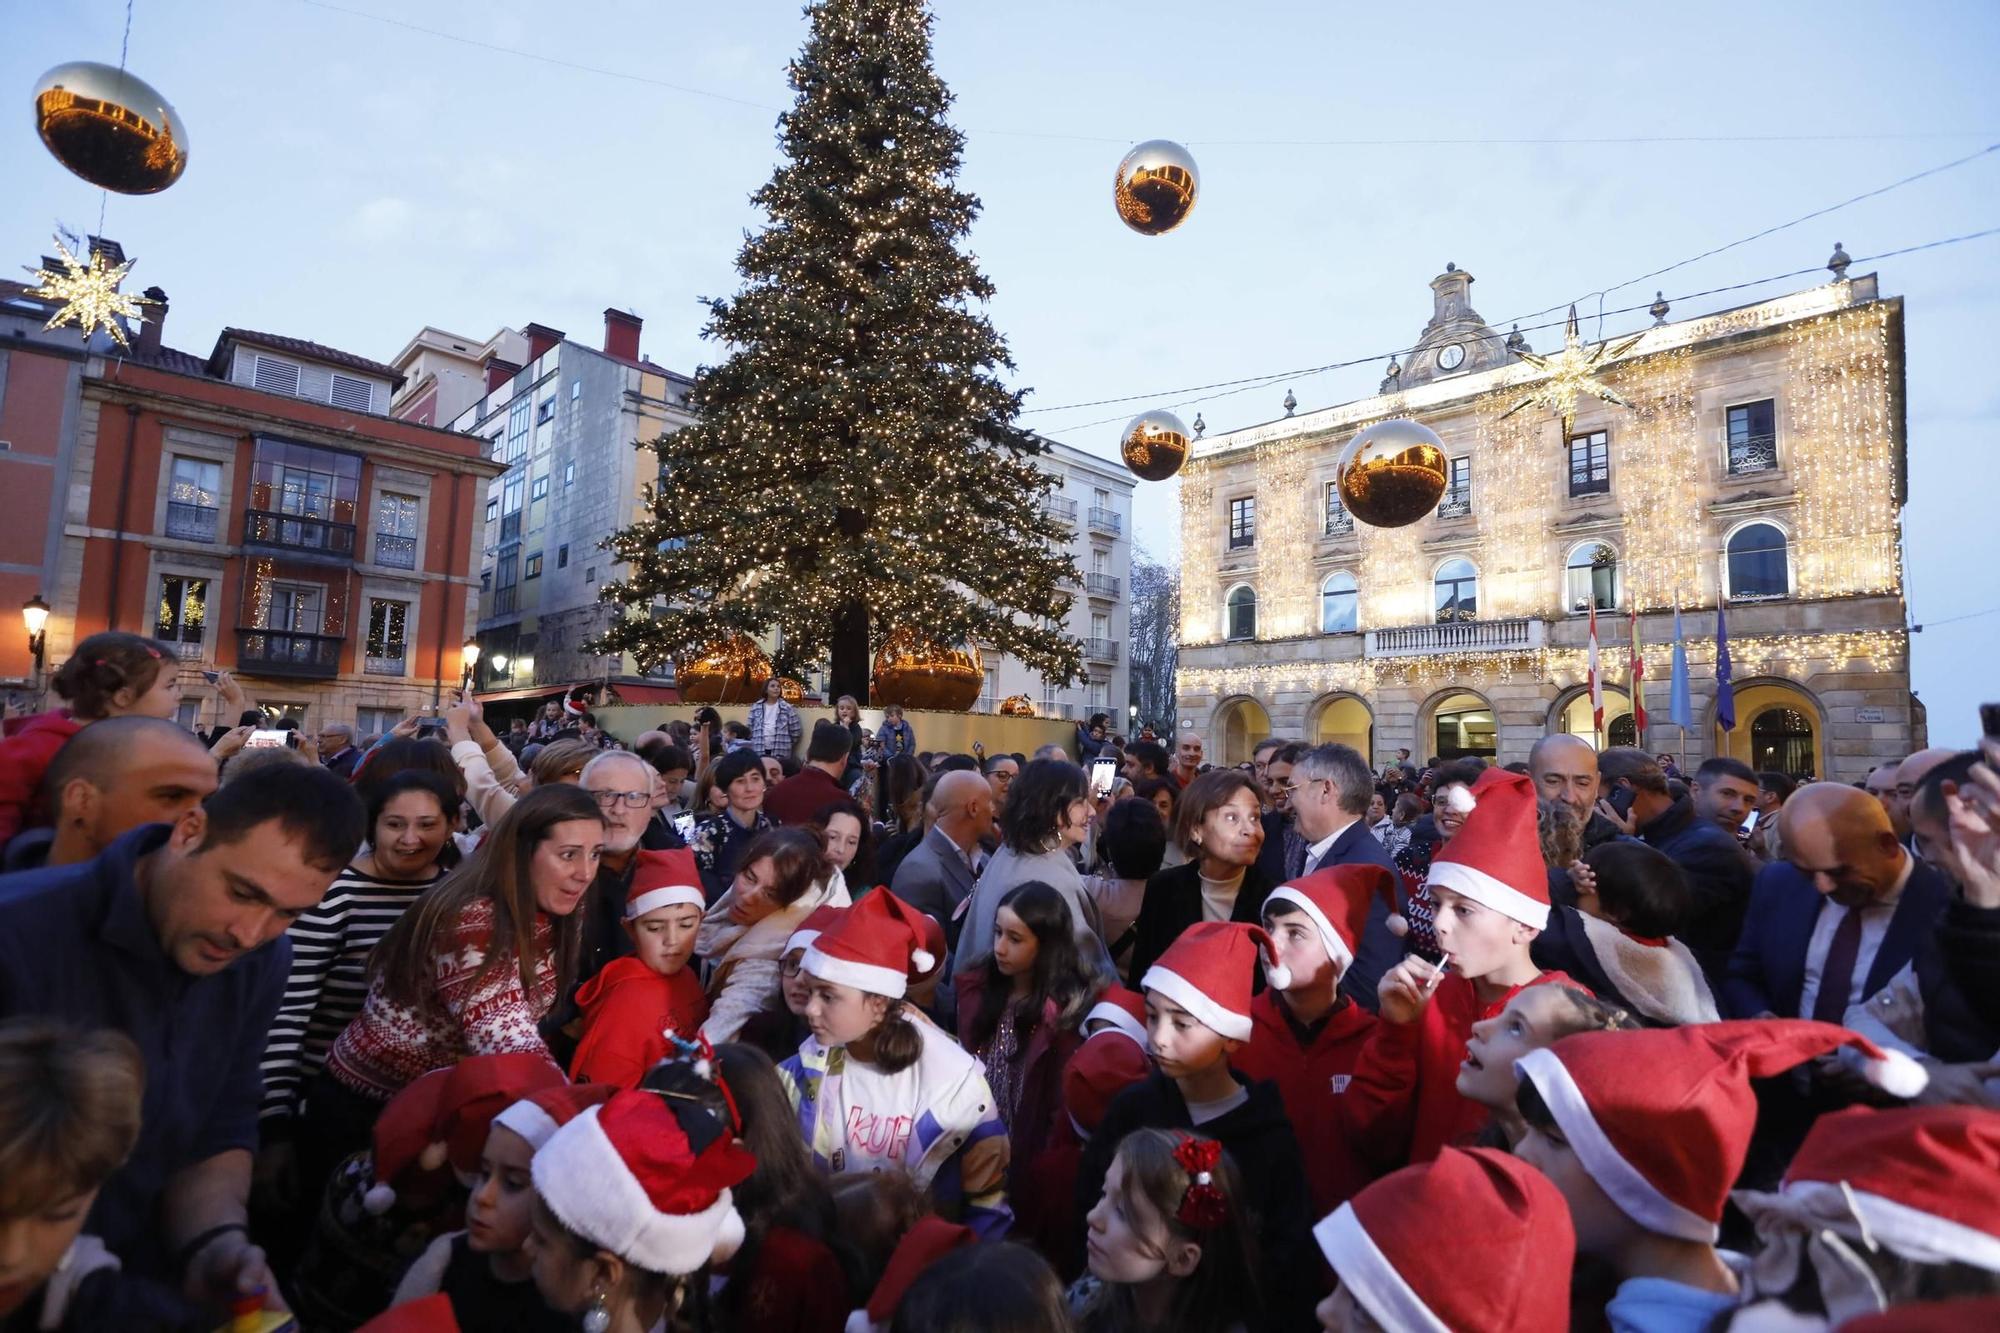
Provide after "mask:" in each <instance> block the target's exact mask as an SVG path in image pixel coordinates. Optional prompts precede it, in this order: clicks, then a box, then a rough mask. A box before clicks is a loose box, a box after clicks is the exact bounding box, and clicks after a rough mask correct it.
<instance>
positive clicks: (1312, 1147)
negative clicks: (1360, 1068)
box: [1231, 990, 1377, 1217]
mask: <svg viewBox="0 0 2000 1333" xmlns="http://www.w3.org/2000/svg"><path fill="white" fill-rule="evenodd" d="M1376 1023H1377V1019H1376V1017H1375V1015H1373V1014H1371V1013H1369V1012H1368V1011H1367V1010H1366V1009H1363V1008H1362V1007H1361V1006H1360V1005H1358V1004H1354V1003H1352V1002H1351V1001H1347V1000H1343V1001H1341V1004H1340V1007H1339V1008H1338V1009H1335V1010H1334V1011H1333V1012H1332V1013H1330V1014H1328V1015H1327V1016H1326V1023H1325V1025H1324V1026H1323V1027H1321V1028H1320V1030H1319V1033H1318V1034H1317V1035H1316V1036H1314V1037H1313V1039H1312V1041H1311V1042H1310V1043H1309V1044H1301V1043H1300V1041H1299V1037H1298V1033H1297V1032H1296V1031H1295V1030H1294V1029H1293V1027H1292V1025H1291V1023H1290V1022H1289V1021H1288V1019H1287V1017H1286V1015H1285V1013H1284V1012H1283V1010H1282V1009H1281V1008H1280V1002H1279V1000H1278V998H1277V996H1276V994H1275V992H1272V991H1269V990H1266V991H1264V992H1263V993H1262V994H1261V995H1258V996H1256V997H1255V998H1254V999H1252V1000H1251V1001H1250V1025H1251V1026H1250V1040H1249V1041H1248V1042H1247V1043H1246V1044H1245V1045H1244V1046H1243V1048H1242V1049H1241V1050H1239V1051H1237V1052H1236V1058H1235V1059H1234V1060H1233V1061H1231V1063H1232V1064H1233V1065H1235V1067H1236V1071H1237V1072H1238V1073H1240V1074H1242V1075H1244V1076H1245V1077H1247V1078H1250V1079H1253V1080H1254V1079H1269V1080H1271V1081H1272V1082H1273V1083H1276V1084H1277V1085H1278V1095H1279V1096H1280V1097H1282V1098H1283V1099H1284V1102H1285V1114H1286V1115H1287V1116H1288V1117H1290V1119H1291V1122H1292V1124H1293V1125H1294V1126H1296V1127H1297V1128H1298V1131H1299V1151H1300V1152H1301V1153H1302V1154H1303V1155H1304V1157H1305V1163H1306V1186H1307V1188H1308V1189H1309V1190H1310V1191H1311V1193H1312V1201H1313V1216H1315V1217H1324V1216H1325V1215H1326V1214H1328V1213H1330V1212H1332V1211H1333V1210H1334V1209H1336V1208H1338V1207H1339V1206H1340V1205H1341V1204H1343V1203H1345V1202H1347V1200H1349V1199H1350V1198H1352V1197H1354V1195H1356V1194H1357V1193H1359V1192H1360V1190H1361V1187H1362V1186H1364V1185H1366V1184H1368V1182H1369V1181H1371V1180H1373V1179H1374V1178H1375V1172H1374V1171H1372V1170H1370V1169H1369V1165H1368V1160H1367V1158H1366V1157H1364V1156H1363V1155H1362V1154H1361V1153H1359V1152H1357V1151H1355V1148H1354V1145H1353V1143H1352V1142H1351V1141H1350V1139H1349V1138H1348V1136H1347V1135H1344V1134H1331V1133H1319V1132H1314V1131H1315V1127H1318V1126H1323V1125H1325V1124H1326V1122H1327V1120H1328V1118H1329V1117H1331V1116H1332V1115H1334V1114H1335V1111H1334V1103H1335V1102H1337V1101H1339V1100H1340V1099H1341V1098H1343V1097H1345V1096H1346V1094H1347V1088H1348V1085H1349V1076H1350V1075H1352V1074H1353V1073H1354V1067H1355V1064H1356V1063H1357V1062H1358V1061H1359V1060H1360V1059H1361V1052H1362V1049H1363V1047H1364V1046H1365V1045H1366V1044H1367V1041H1368V1034H1369V1033H1371V1032H1373V1031H1374V1030H1375V1027H1376Z"/></svg>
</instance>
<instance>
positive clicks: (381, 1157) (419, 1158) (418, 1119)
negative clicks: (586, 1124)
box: [361, 1052, 568, 1214]
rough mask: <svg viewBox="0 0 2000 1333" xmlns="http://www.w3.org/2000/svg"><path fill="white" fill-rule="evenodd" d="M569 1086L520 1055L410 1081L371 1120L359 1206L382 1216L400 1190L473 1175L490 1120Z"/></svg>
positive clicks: (542, 1060)
mask: <svg viewBox="0 0 2000 1333" xmlns="http://www.w3.org/2000/svg"><path fill="white" fill-rule="evenodd" d="M567 1081H568V1080H567V1079H565V1078H564V1077H563V1072H562V1070H560V1069H558V1068H557V1067H556V1066H555V1065H554V1064H553V1063H552V1062H551V1061H550V1060H549V1058H548V1057H547V1056H545V1055H540V1054H527V1053H524V1052H515V1053H512V1054H506V1055H473V1056H467V1057H466V1058H465V1059H463V1060H460V1061H459V1062H458V1063H457V1064H455V1065H451V1066H448V1067H446V1068H443V1069H433V1070H431V1071H430V1072H429V1073H428V1074H425V1075H424V1076H423V1077H421V1078H418V1079H416V1080H414V1081H412V1082H411V1083H410V1084H408V1085H407V1086H406V1087H404V1089H403V1090H402V1091H401V1092H399V1093H397V1094H396V1095H395V1096H394V1097H391V1098H390V1099H389V1104H388V1105H387V1106H385V1107H383V1108H382V1114H381V1115H379V1116H377V1117H376V1120H375V1129H374V1154H373V1159H374V1183H373V1184H371V1185H370V1186H369V1187H368V1189H367V1190H366V1191H365V1192H364V1193H363V1194H362V1196H361V1206H362V1207H363V1208H364V1209H366V1210H367V1211H368V1212H371V1213H376V1214H380V1213H386V1212H388V1211H389V1209H390V1208H392V1207H394V1206H395V1203H396V1191H397V1188H398V1186H399V1184H406V1183H408V1181H409V1180H411V1179H414V1178H415V1177H417V1176H418V1175H420V1174H424V1173H437V1172H441V1171H443V1170H444V1168H445V1167H446V1166H450V1167H451V1168H453V1169H454V1170H456V1171H459V1172H462V1173H470V1172H472V1171H474V1170H476V1169H478V1166H479V1152H480V1149H482V1148H484V1147H485V1146H486V1131H487V1128H488V1126H489V1125H491V1123H492V1121H493V1117H494V1116H495V1115H496V1114H498V1113H499V1112H500V1111H501V1110H502V1109H503V1108H505V1107H506V1106H507V1105H508V1104H509V1103H511V1102H513V1101H515V1100H516V1099H517V1098H520V1097H525V1096H528V1095H529V1094H531V1093H534V1092H536V1091H539V1090H541V1089H544V1088H552V1087H557V1086H560V1085H562V1084H564V1083H566V1082H567Z"/></svg>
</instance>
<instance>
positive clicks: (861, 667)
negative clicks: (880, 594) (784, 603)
mask: <svg viewBox="0 0 2000 1333" xmlns="http://www.w3.org/2000/svg"><path fill="white" fill-rule="evenodd" d="M828 656H829V658H830V660H829V662H828V664H827V665H828V673H827V684H826V690H827V694H828V696H829V698H830V699H838V698H839V697H840V696H841V695H843V694H851V695H853V696H854V697H855V698H856V699H859V700H860V701H861V702H862V704H863V705H864V706H865V705H866V704H867V703H868V674H869V672H870V671H871V670H872V669H873V668H874V665H875V664H874V662H873V661H871V660H870V658H869V653H868V605H867V603H865V602H863V601H861V600H860V599H859V598H854V599H851V600H850V601H848V602H847V603H846V604H845V605H844V606H842V607H841V608H840V613H839V614H838V615H836V616H835V617H834V620H833V644H832V651H831V652H830V653H829V654H828Z"/></svg>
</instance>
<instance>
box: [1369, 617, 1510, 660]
mask: <svg viewBox="0 0 2000 1333" xmlns="http://www.w3.org/2000/svg"><path fill="white" fill-rule="evenodd" d="M1543 633H1544V631H1543V627H1542V622H1541V621H1539V620H1455V621H1452V622H1450V623H1448V624H1442V625H1406V626H1403V627H1401V628H1398V629H1371V630H1369V631H1368V633H1367V636H1366V637H1365V638H1364V639H1363V640H1362V646H1361V654H1362V656H1364V657H1419V656H1423V655H1425V654H1429V653H1491V652H1506V651H1509V650H1510V649H1527V648H1539V647H1541V646H1542V640H1543Z"/></svg>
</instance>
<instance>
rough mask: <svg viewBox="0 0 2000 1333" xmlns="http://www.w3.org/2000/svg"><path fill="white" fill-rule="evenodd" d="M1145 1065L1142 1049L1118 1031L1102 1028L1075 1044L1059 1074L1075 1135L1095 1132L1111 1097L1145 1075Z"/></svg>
mask: <svg viewBox="0 0 2000 1333" xmlns="http://www.w3.org/2000/svg"><path fill="white" fill-rule="evenodd" d="M1148 1068H1149V1066H1148V1065H1147V1063H1146V1053H1145V1050H1144V1049H1143V1048H1142V1047H1139V1046H1134V1045H1133V1044H1132V1043H1131V1042H1129V1041H1127V1040H1125V1034H1124V1033H1122V1032H1113V1031H1109V1030H1106V1031H1104V1032H1100V1033H1098V1034H1097V1035H1096V1036H1094V1037H1092V1038H1090V1039H1089V1040H1087V1041H1085V1042H1084V1043H1083V1045H1081V1046H1079V1047H1077V1048H1076V1053H1075V1054H1073V1055H1071V1056H1070V1058H1069V1063H1068V1064H1066V1065H1064V1066H1063V1076H1062V1096H1063V1111H1064V1113H1065V1114H1067V1115H1068V1116H1069V1123H1070V1126H1071V1127H1072V1128H1073V1129H1075V1130H1076V1136H1077V1138H1078V1139H1080V1140H1081V1139H1088V1138H1089V1137H1090V1136H1091V1135H1092V1134H1095V1133H1096V1132H1097V1127H1098V1126H1099V1125H1101V1124H1103V1123H1104V1113H1105V1112H1106V1111H1108V1110H1110V1109H1111V1101H1112V1099H1113V1098H1115V1097H1116V1096H1117V1095H1118V1094H1119V1093H1121V1092H1123V1091H1125V1089H1127V1088H1129V1087H1131V1086H1132V1085H1133V1084H1134V1083H1137V1082H1138V1081H1139V1080H1140V1079H1142V1078H1144V1077H1146V1072H1147V1069H1148Z"/></svg>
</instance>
